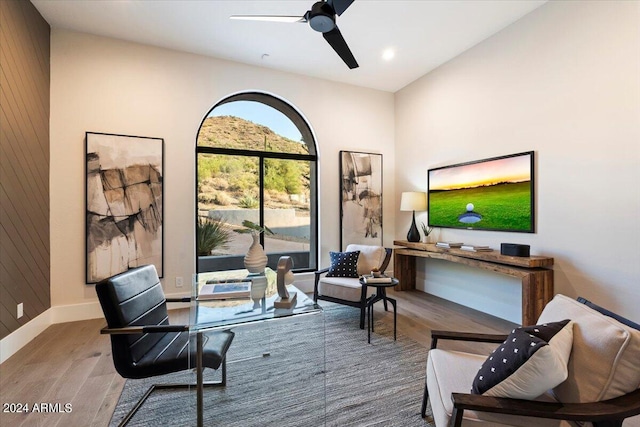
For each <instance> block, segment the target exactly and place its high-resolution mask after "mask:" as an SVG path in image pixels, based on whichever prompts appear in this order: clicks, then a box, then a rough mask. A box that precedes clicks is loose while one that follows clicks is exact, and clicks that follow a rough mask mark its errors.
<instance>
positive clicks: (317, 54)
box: [31, 0, 546, 92]
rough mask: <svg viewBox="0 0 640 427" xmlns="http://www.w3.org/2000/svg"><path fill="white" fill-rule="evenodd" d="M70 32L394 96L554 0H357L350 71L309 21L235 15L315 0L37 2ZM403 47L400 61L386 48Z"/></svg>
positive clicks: (348, 30)
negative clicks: (385, 57) (388, 55)
mask: <svg viewBox="0 0 640 427" xmlns="http://www.w3.org/2000/svg"><path fill="white" fill-rule="evenodd" d="M31 2H32V3H33V4H34V5H35V6H36V8H37V9H38V11H40V13H41V14H42V16H43V17H44V18H45V19H46V20H47V22H49V24H50V25H51V27H52V28H54V29H57V28H64V29H70V30H74V31H80V32H85V33H91V34H97V35H101V36H107V37H113V38H117V39H122V40H128V41H133V42H137V43H143V44H148V45H154V46H160V47H165V48H170V49H175V50H180V51H184V52H191V53H196V54H200V55H206V56H211V57H216V58H222V59H228V60H232V61H238V62H242V63H246V64H251V65H257V66H262V67H267V68H273V69H277V70H283V71H289V72H292V73H297V74H302V75H307V76H313V77H319V78H324V79H329V80H334V81H339V82H344V83H350V84H354V85H359V86H365V87H370V88H374V89H380V90H385V91H391V92H395V91H397V90H398V89H401V88H402V87H404V86H406V85H407V84H409V83H411V82H412V81H414V80H416V79H417V78H418V77H420V76H422V75H424V74H426V73H427V72H429V71H431V70H433V69H434V68H436V67H438V66H439V65H441V64H442V63H444V62H446V61H448V60H450V59H451V58H453V57H455V56H457V55H459V54H460V53H462V52H464V51H465V50H467V49H469V48H470V47H472V46H474V45H476V44H478V43H479V42H481V41H482V40H484V39H486V38H488V37H490V36H491V35H493V34H495V33H497V32H498V31H500V30H501V29H503V28H504V27H506V26H508V25H509V24H511V23H513V22H515V21H516V20H518V19H520V18H521V17H522V16H524V15H526V14H527V13H529V12H531V11H533V10H534V9H536V8H537V7H539V6H541V5H542V4H544V3H545V2H546V0H492V1H489V0H459V1H453V0H409V1H404V0H356V1H355V2H354V3H353V4H352V5H351V7H350V8H349V9H348V10H347V11H346V12H345V13H344V14H343V15H342V16H340V17H338V18H337V24H338V27H339V28H340V31H341V32H342V35H343V36H344V38H345V39H346V41H347V43H348V44H349V46H350V48H351V51H352V52H353V54H354V56H355V57H356V60H357V61H358V63H359V64H360V67H359V68H357V69H354V70H349V68H347V66H346V65H345V64H344V63H343V62H342V60H341V59H340V57H338V55H337V54H336V53H335V52H334V51H333V49H331V47H330V46H329V45H328V43H327V42H326V41H325V40H324V39H323V37H322V34H320V33H317V32H315V31H313V30H312V29H311V28H310V27H309V26H308V24H286V23H275V22H257V21H238V20H230V19H229V16H230V15H234V14H244V15H251V14H273V15H300V16H301V15H303V14H304V13H305V12H306V11H307V10H308V9H310V7H311V5H312V4H313V2H314V0H280V1H271V0H253V1H249V0H245V1H237V0H236V1H232V0H209V1H205V0H198V1H194V0H117V1H116V0H55V1H52V0H31ZM388 48H392V49H394V50H395V57H394V59H393V60H391V61H385V60H383V59H382V52H383V51H384V50H385V49H388ZM265 54H267V55H268V56H266V55H265Z"/></svg>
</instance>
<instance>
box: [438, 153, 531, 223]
mask: <svg viewBox="0 0 640 427" xmlns="http://www.w3.org/2000/svg"><path fill="white" fill-rule="evenodd" d="M533 158H534V155H533V151H529V152H526V153H518V154H511V155H508V156H500V157H494V158H490V159H484V160H478V161H474V162H468V163H461V164H456V165H450V166H443V167H439V168H434V169H429V171H428V198H429V208H428V209H429V225H430V226H432V227H445V228H463V229H472V230H494V231H516V232H522V233H533V232H534V231H535V230H534V167H533V164H534V163H533Z"/></svg>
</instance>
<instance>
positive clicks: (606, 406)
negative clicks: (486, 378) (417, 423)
mask: <svg viewBox="0 0 640 427" xmlns="http://www.w3.org/2000/svg"><path fill="white" fill-rule="evenodd" d="M563 319H570V320H572V321H573V322H574V325H573V347H572V349H571V355H570V357H569V362H568V364H567V367H568V378H567V379H566V380H565V381H564V382H562V383H560V384H559V385H558V386H557V387H555V388H554V389H553V390H549V391H548V392H547V393H545V394H542V395H541V396H539V397H538V398H536V399H535V400H520V399H511V398H505V397H491V396H485V395H477V394H470V393H469V391H470V390H471V385H472V383H473V380H474V378H475V376H476V374H477V373H478V370H479V368H480V366H481V365H482V364H483V362H484V361H485V359H486V358H487V356H486V355H476V354H470V353H463V352H459V351H447V350H442V349H437V348H436V346H437V343H438V340H443V339H446V340H459V341H472V342H491V343H502V342H503V341H504V340H505V339H506V337H507V335H492V334H473V333H465V332H444V331H432V333H431V337H432V342H431V350H430V351H429V355H428V359H427V373H426V380H425V389H424V396H423V400H422V416H423V417H424V416H425V412H426V407H427V401H430V403H431V410H432V412H433V419H434V421H435V424H436V427H447V426H450V427H458V426H471V425H473V426H479V427H480V426H482V427H485V426H486V427H507V426H508V427H513V426H519V427H529V426H542V427H547V426H549V427H551V426H553V427H565V426H566V427H569V426H593V427H621V426H622V423H623V421H624V419H625V418H628V417H632V416H634V415H638V414H640V367H639V366H640V365H639V363H640V330H639V329H640V325H638V324H636V323H634V322H632V321H630V320H628V319H625V318H623V317H621V316H619V315H616V314H615V313H611V312H610V311H608V310H606V309H603V308H601V307H598V306H597V305H595V304H593V303H591V302H590V301H587V300H585V299H583V298H578V300H577V301H576V300H573V299H571V298H568V297H566V296H564V295H556V296H555V297H554V298H553V300H551V301H550V302H549V303H548V304H547V305H546V307H545V308H544V310H543V312H542V314H541V315H540V318H539V319H538V322H537V324H544V323H550V322H557V321H560V320H563ZM542 374H544V372H543V373H542Z"/></svg>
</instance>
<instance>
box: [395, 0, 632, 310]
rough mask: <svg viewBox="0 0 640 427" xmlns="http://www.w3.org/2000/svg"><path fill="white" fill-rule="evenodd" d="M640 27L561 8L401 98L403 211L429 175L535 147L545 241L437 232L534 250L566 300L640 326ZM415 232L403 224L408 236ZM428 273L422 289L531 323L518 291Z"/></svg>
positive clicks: (617, 9)
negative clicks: (551, 261)
mask: <svg viewBox="0 0 640 427" xmlns="http://www.w3.org/2000/svg"><path fill="white" fill-rule="evenodd" d="M639 28H640V2H626V1H621V2H615V1H605V2H596V1H590V2H549V3H547V4H545V5H544V6H542V7H540V8H539V9H537V10H535V11H534V12H533V13H531V14H529V15H527V16H525V17H524V18H523V19H521V20H520V21H518V22H516V23H515V24H513V25H511V26H510V27H507V28H506V29H505V30H503V31H501V32H500V33H498V34H497V35H495V36H493V37H491V38H490V39H488V40H486V41H484V42H483V43H481V44H479V45H477V46H476V47H474V48H472V49H470V50H468V51H467V52H465V53H464V54H462V55H460V56H458V57H457V58H455V59H453V60H452V61H450V62H448V63H447V64H445V65H443V66H441V67H439V68H438V69H436V70H435V71H433V72H431V73H429V74H428V75H426V76H424V77H422V78H420V79H419V80H417V81H415V82H414V83H412V84H411V85H409V86H407V87H405V88H403V89H402V90H401V91H399V92H397V93H396V111H395V115H396V116H395V117H396V165H397V167H396V170H397V175H396V185H397V187H396V206H398V205H399V194H400V192H402V191H408V190H415V189H420V190H423V191H424V190H426V171H427V169H428V168H430V167H436V166H444V165H447V164H452V163H459V162H465V161H471V160H477V159H482V158H486V157H492V156H497V155H503V154H511V153H517V152H521V151H528V150H535V152H536V162H537V166H536V174H537V176H536V180H537V188H536V192H537V196H536V202H537V209H536V211H537V232H536V233H535V234H520V233H504V232H488V231H466V230H463V231H457V230H456V231H454V230H450V229H442V230H438V231H436V235H438V233H439V236H438V237H440V238H441V239H445V240H461V241H464V242H467V243H475V244H489V245H491V246H492V247H495V248H499V244H500V243H501V242H515V243H524V244H529V245H531V251H532V253H533V254H542V255H547V256H552V257H554V258H555V267H554V270H555V291H556V293H563V294H567V295H569V296H571V297H575V296H578V295H581V296H584V297H586V298H589V299H592V300H593V301H595V302H596V303H598V304H601V305H604V306H606V307H608V308H610V309H612V310H614V311H616V312H618V313H620V314H622V315H624V316H626V317H629V318H631V319H633V320H635V321H636V322H639V321H640V314H638V313H639V311H638V307H639V306H640V185H639V183H640V35H639V30H638V29H639ZM424 215H425V214H423V215H422V218H421V219H422V220H424V221H425V222H426V217H424ZM409 221H410V218H409V215H408V214H407V213H403V214H399V215H398V216H397V220H396V230H397V235H398V237H399V238H404V235H405V233H406V230H407V229H408V226H409ZM420 270H421V271H420V273H419V275H418V279H419V282H420V284H419V286H420V288H421V289H423V290H427V291H428V292H431V293H434V294H437V295H440V296H443V297H445V298H448V299H451V300H454V301H458V302H462V303H463V304H465V305H469V306H471V307H477V308H480V309H482V310H488V311H490V312H493V314H495V315H497V316H500V317H504V318H507V319H510V320H514V321H518V319H519V316H520V315H519V312H518V313H515V314H514V313H509V312H508V310H507V309H505V306H513V305H516V306H517V304H519V301H520V294H519V293H518V291H519V286H518V282H517V281H516V280H512V279H505V278H503V277H500V276H494V275H493V274H487V273H484V274H482V275H478V274H477V270H473V269H468V268H462V267H460V266H454V265H451V264H448V263H445V262H431V261H427V262H426V263H425V262H423V263H421V264H420ZM509 282H510V283H509ZM495 283H497V286H494V285H495ZM510 285H511V286H510ZM496 291H497V292H496Z"/></svg>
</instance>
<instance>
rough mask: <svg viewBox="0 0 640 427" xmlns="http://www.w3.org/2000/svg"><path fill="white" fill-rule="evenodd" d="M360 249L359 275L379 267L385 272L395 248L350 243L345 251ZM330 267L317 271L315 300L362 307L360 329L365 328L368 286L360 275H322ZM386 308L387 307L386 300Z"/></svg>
mask: <svg viewBox="0 0 640 427" xmlns="http://www.w3.org/2000/svg"><path fill="white" fill-rule="evenodd" d="M354 251H360V255H359V257H358V263H357V270H358V275H360V276H362V275H365V274H369V273H371V270H373V269H374V268H377V269H378V270H379V271H380V272H382V273H384V271H385V269H386V268H387V266H388V265H389V261H390V260H391V253H392V252H393V249H391V248H384V247H382V246H371V245H348V246H347V248H346V250H345V252H354ZM328 271H329V268H324V269H322V270H319V271H316V272H315V284H314V287H313V300H314V301H315V302H317V301H318V300H323V301H331V302H335V303H338V304H344V305H349V306H351V307H357V308H359V309H360V329H364V315H365V310H366V308H367V295H366V293H367V291H366V288H367V287H366V286H362V285H361V284H360V279H359V277H326V276H324V277H322V275H323V274H326V273H327V272H328ZM384 308H385V310H386V309H387V305H386V301H385V307H384Z"/></svg>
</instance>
